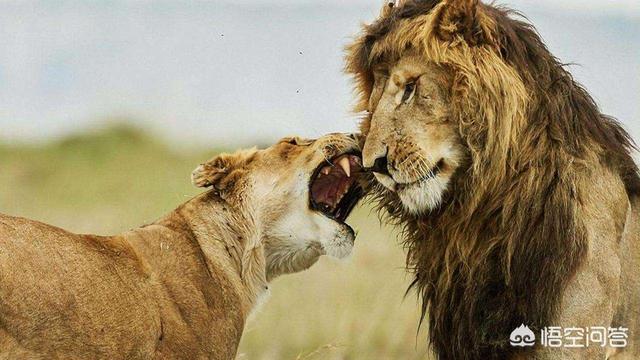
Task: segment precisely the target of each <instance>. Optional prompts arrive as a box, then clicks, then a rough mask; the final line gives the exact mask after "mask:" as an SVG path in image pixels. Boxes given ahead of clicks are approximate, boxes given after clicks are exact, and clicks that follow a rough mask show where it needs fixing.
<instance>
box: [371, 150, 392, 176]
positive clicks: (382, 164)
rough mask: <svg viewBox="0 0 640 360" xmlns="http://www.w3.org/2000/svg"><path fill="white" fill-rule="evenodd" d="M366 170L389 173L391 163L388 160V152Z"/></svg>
mask: <svg viewBox="0 0 640 360" xmlns="http://www.w3.org/2000/svg"><path fill="white" fill-rule="evenodd" d="M365 170H366V171H372V172H376V173H378V174H384V175H389V163H388V162H387V154H384V155H383V156H381V157H379V158H377V159H375V160H374V161H373V166H371V167H369V168H366V169H365Z"/></svg>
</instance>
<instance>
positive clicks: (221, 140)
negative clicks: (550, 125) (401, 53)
mask: <svg viewBox="0 0 640 360" xmlns="http://www.w3.org/2000/svg"><path fill="white" fill-rule="evenodd" d="M500 3H506V4H511V5H512V7H515V8H518V9H520V10H522V11H523V12H524V13H525V14H526V15H527V16H528V17H529V19H530V20H531V21H532V22H533V23H534V24H535V25H536V26H537V28H538V30H539V31H540V33H541V34H542V36H543V37H544V39H545V41H546V42H547V44H548V45H549V48H550V49H551V50H552V52H553V53H554V54H555V55H556V56H558V57H559V58H560V59H561V60H562V61H563V62H566V63H577V64H579V65H574V66H571V67H570V69H571V71H572V73H573V74H574V75H575V77H576V79H577V80H578V81H580V82H581V83H582V84H584V85H585V87H586V88H587V89H588V90H589V91H590V92H591V94H592V95H593V96H594V98H595V99H596V100H597V102H598V103H599V105H600V106H601V108H602V110H603V112H605V113H607V114H611V115H613V116H615V117H617V118H618V119H620V120H621V121H622V122H623V123H624V125H625V126H626V127H627V128H628V129H629V130H630V132H631V133H632V135H633V136H634V138H635V139H636V140H640V126H639V125H638V118H640V102H639V101H638V100H639V99H640V71H639V70H638V69H640V46H638V45H640V26H639V24H640V22H639V18H638V16H637V14H638V12H639V11H638V10H640V9H638V8H640V6H635V7H634V6H633V5H634V4H633V3H632V2H631V1H618V2H608V3H605V4H606V7H603V3H602V2H597V1H588V2H577V1H569V2H563V3H562V4H555V3H554V2H552V1H550V0H549V1H543V2H537V3H536V4H535V5H533V4H531V3H530V2H525V1H501V2H500ZM578 3H580V4H581V6H576V5H577V4H578ZM345 4H347V3H339V2H337V1H336V0H331V1H328V2H321V3H313V2H311V1H303V2H298V1H296V2H295V5H294V2H293V0H245V1H241V3H239V4H238V3H236V4H231V3H230V2H228V1H227V2H225V1H217V2H213V3H189V4H182V3H179V2H172V1H165V2H130V1H114V2H111V1H110V2H105V1H95V2H90V3H80V2H74V1H39V2H18V3H13V2H0V34H1V35H2V36H0V99H2V100H1V101H2V103H1V104H0V139H3V140H9V141H12V140H17V141H32V140H38V139H51V138H56V137H60V136H64V135H65V134H68V133H73V132H77V131H79V130H82V129H90V128H93V127H95V126H101V125H103V124H104V122H105V119H113V118H116V119H133V121H134V125H137V126H141V127H148V128H150V129H151V130H152V131H154V132H157V133H159V134H160V135H162V136H164V137H165V138H168V139H169V140H172V141H174V142H175V143H185V142H193V143H199V144H215V145H220V146H225V145H227V146H228V145H236V144H247V143H251V142H256V141H271V140H273V139H276V138H279V137H281V136H284V135H289V134H299V135H302V136H318V135H319V134H322V133H326V132H333V131H354V130H355V129H356V123H357V118H356V117H355V116H353V115H352V114H351V113H350V106H351V104H352V103H353V99H354V97H353V94H352V91H351V83H350V80H349V79H348V77H347V76H345V75H344V74H342V72H341V70H342V49H343V48H344V46H345V45H346V44H348V43H349V41H350V39H351V38H352V37H353V36H354V35H355V34H356V33H357V31H358V29H359V25H360V23H361V22H369V21H371V20H372V19H374V18H375V16H376V15H377V13H378V8H379V6H378V4H380V2H378V1H364V0H357V1H354V2H349V3H348V5H345ZM554 4H555V5H554Z"/></svg>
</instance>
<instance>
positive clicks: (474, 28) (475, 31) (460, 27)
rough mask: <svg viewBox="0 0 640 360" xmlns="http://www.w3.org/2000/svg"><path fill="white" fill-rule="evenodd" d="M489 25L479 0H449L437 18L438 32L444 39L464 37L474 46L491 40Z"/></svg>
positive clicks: (451, 39) (450, 39)
mask: <svg viewBox="0 0 640 360" xmlns="http://www.w3.org/2000/svg"><path fill="white" fill-rule="evenodd" d="M489 25H490V22H489V20H488V18H487V17H486V16H485V15H484V14H483V12H482V5H481V4H480V2H479V1H478V0H447V1H446V2H445V3H444V4H443V6H442V8H441V9H440V13H439V14H438V16H437V18H436V30H437V34H438V35H439V36H440V38H441V39H442V40H445V41H454V40H456V39H463V40H464V41H466V42H467V43H468V44H469V45H472V46H474V45H480V44H484V43H488V42H489V40H490V38H491V34H490V28H489Z"/></svg>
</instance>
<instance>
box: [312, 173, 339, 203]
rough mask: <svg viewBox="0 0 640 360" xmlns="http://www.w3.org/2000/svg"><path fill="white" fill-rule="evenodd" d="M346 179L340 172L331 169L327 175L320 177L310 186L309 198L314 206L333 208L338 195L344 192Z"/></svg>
mask: <svg viewBox="0 0 640 360" xmlns="http://www.w3.org/2000/svg"><path fill="white" fill-rule="evenodd" d="M346 182H348V178H347V177H346V175H345V174H344V173H343V172H342V170H339V169H336V168H332V169H331V172H330V173H329V174H328V175H320V176H319V177H318V178H317V179H316V180H315V181H314V183H313V185H312V186H311V196H312V197H313V200H314V201H315V203H316V204H318V205H321V204H325V205H329V206H330V207H331V209H333V208H335V206H336V205H337V204H336V202H337V200H338V193H339V192H340V191H344V187H345V185H346Z"/></svg>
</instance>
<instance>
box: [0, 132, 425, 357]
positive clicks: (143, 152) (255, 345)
mask: <svg viewBox="0 0 640 360" xmlns="http://www.w3.org/2000/svg"><path fill="white" fill-rule="evenodd" d="M213 153H214V150H210V151H203V152H197V153H192V154H177V153H176V152H174V151H171V150H169V149H168V148H167V147H166V146H164V145H163V144H162V143H161V142H158V141H155V140H153V139H151V138H148V137H146V136H143V135H142V134H140V133H139V132H136V131H133V130H131V129H127V128H122V127H116V128H112V129H108V130H105V131H103V132H100V133H96V134H90V135H83V136H77V137H73V138H69V139H65V140H63V141H61V142H57V143H53V144H43V145H41V146H30V147H26V146H14V147H6V146H4V147H3V146H0V212H3V213H8V214H12V215H19V216H25V217H30V218H33V219H37V220H41V221H45V222H48V223H52V224H54V225H57V226H61V227H65V228H67V229H69V230H73V231H76V232H91V233H101V234H108V233H115V232H120V231H123V230H125V229H128V228H131V227H135V226H138V225H140V224H142V223H144V222H148V221H151V220H153V219H155V218H156V217H158V216H160V215H162V214H163V213H165V212H167V211H169V210H171V209H172V208H173V207H175V206H176V205H177V204H179V203H180V202H183V201H185V200H186V199H187V198H188V197H190V196H193V195H194V194H196V193H197V192H198V190H197V189H195V188H192V187H191V185H190V183H189V174H190V172H191V170H192V169H193V168H194V167H195V166H196V165H197V164H198V163H199V162H201V161H202V160H205V159H206V158H208V157H209V156H211V155H213ZM349 222H350V223H351V224H352V225H354V227H355V228H357V229H358V230H359V231H360V232H359V236H358V239H357V244H356V248H355V250H354V254H353V256H351V258H350V259H348V260H346V261H336V260H332V259H328V258H323V259H321V260H320V261H319V263H318V264H316V265H315V266H314V267H312V268H311V269H310V270H308V271H305V272H303V273H300V274H295V275H289V276H284V277H281V278H279V279H276V280H275V281H274V282H273V284H272V286H271V292H272V296H271V298H270V299H269V301H268V302H267V303H266V304H265V305H264V306H263V307H262V309H261V311H260V312H259V313H258V314H257V315H256V316H255V320H252V321H250V322H249V323H248V324H247V327H246V330H245V334H244V337H243V340H242V343H241V346H240V350H239V355H238V358H239V359H251V360H254V359H255V360H263V359H264V360H266V359H278V360H280V359H292V360H294V359H295V360H311V359H313V360H315V359H424V358H427V357H428V353H427V350H426V347H425V342H426V341H425V339H426V334H425V332H424V331H422V332H421V333H420V334H417V326H418V323H417V321H418V316H419V313H418V306H417V304H416V300H415V296H414V295H413V294H410V295H409V296H408V297H407V298H406V299H404V300H403V294H404V291H405V290H406V288H407V286H408V283H409V280H410V279H409V277H408V276H407V275H406V273H405V271H404V268H403V266H404V255H403V252H402V249H401V247H400V246H399V245H398V244H397V243H396V241H395V236H394V235H393V234H392V232H391V230H390V229H388V228H382V227H381V226H380V225H379V222H378V220H377V217H376V215H375V214H373V213H370V211H369V210H368V209H366V208H365V209H358V210H357V211H356V212H355V213H354V215H353V216H352V217H351V219H350V221H349Z"/></svg>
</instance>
